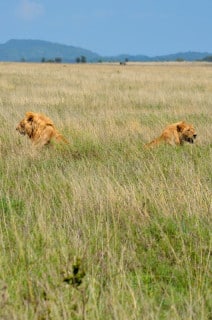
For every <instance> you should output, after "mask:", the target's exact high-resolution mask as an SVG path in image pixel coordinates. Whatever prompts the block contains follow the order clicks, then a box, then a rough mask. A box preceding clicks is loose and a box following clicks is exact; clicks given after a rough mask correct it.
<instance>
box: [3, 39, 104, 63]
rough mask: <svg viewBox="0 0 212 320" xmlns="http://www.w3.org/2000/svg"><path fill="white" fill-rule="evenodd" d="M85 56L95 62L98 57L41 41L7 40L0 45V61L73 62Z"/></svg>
mask: <svg viewBox="0 0 212 320" xmlns="http://www.w3.org/2000/svg"><path fill="white" fill-rule="evenodd" d="M80 56H85V57H86V58H87V60H88V61H96V60H98V58H99V55H98V54H96V53H94V52H92V51H89V50H86V49H82V48H78V47H73V46H67V45H63V44H58V43H52V42H48V41H41V40H9V41H8V42H6V43H5V44H1V45H0V60H1V61H20V60H22V59H24V60H26V61H30V62H39V61H41V59H42V58H45V59H47V60H48V59H55V57H60V58H61V59H62V61H65V62H74V61H75V60H76V58H77V57H80Z"/></svg>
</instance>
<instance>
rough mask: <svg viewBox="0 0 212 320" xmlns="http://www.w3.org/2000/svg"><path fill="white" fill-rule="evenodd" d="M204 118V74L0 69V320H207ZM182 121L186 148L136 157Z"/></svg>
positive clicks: (153, 67)
mask: <svg viewBox="0 0 212 320" xmlns="http://www.w3.org/2000/svg"><path fill="white" fill-rule="evenodd" d="M211 106H212V68H211V66H210V64H200V63H199V64H198V63H193V64H189V63H188V64H184V63H176V64H138V65H137V64H128V65H126V66H119V65H101V64H100V65H88V64H86V65H62V64H58V65H55V64H25V63H18V64H15V63H11V64H10V63H1V64H0V124H1V136H0V140H1V142H0V152H1V158H0V175H1V179H0V184H1V186H0V218H1V220H0V221H1V222H0V228H1V229H0V246H1V252H2V253H1V256H0V318H1V319H21V320H24V319H27V320H28V319H103V320H104V319H105V320H108V319H123V320H125V319H126V320H128V319H144V320H150V319H155V320H156V319H174V320H178V319H186V320H187V319H194V320H196V319H202V320H206V319H211V310H212V305H211V301H212V296H211V295H212V292H211V286H212V283H211V277H210V276H211V274H210V273H211V265H210V263H211V260H210V259H211V233H210V231H211V209H212V208H211V185H212V183H211V182H212V176H211V172H212V165H211V163H212V161H211V160H212V159H211V141H212V130H211V129H212V125H211V124H212V108H211ZM26 111H35V112H43V113H45V114H46V115H47V116H49V117H50V118H52V120H53V121H54V122H55V125H56V127H57V128H58V129H59V131H61V132H62V133H63V134H64V136H65V137H66V138H67V139H68V140H69V141H70V146H68V147H67V146H66V147H60V146H58V147H57V146H54V147H53V148H46V149H44V150H43V151H42V152H41V153H38V152H37V151H36V150H34V149H33V148H32V147H31V144H30V141H29V140H28V139H27V137H22V136H19V135H18V133H17V132H15V127H16V125H17V123H18V122H19V121H20V119H22V117H23V115H24V113H25V112H26ZM180 120H185V121H188V122H189V123H193V124H194V126H195V128H196V130H197V133H198V139H197V142H196V143H195V144H194V145H189V144H185V146H183V147H173V148H172V147H169V146H161V147H159V148H157V149H155V150H150V151H149V150H144V149H143V144H144V143H146V142H148V141H150V140H151V139H152V138H154V137H155V136H158V134H159V133H160V132H161V130H162V128H163V127H164V126H165V125H166V124H168V123H172V122H175V121H180ZM79 259H80V260H79ZM76 265H77V267H76Z"/></svg>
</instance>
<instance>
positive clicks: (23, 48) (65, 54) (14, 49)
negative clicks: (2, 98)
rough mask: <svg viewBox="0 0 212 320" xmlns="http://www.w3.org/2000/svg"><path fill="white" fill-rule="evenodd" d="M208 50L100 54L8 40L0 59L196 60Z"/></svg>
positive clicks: (32, 41) (59, 45) (45, 44)
mask: <svg viewBox="0 0 212 320" xmlns="http://www.w3.org/2000/svg"><path fill="white" fill-rule="evenodd" d="M211 55H212V54H211V53H208V52H192V51H189V52H179V53H174V54H168V55H162V56H155V57H149V56H146V55H142V54H138V55H130V54H120V55H116V56H101V55H99V54H97V53H95V52H92V51H90V50H86V49H83V48H79V47H74V46H68V45H64V44H59V43H52V42H49V41H42V40H15V39H13V40H9V41H7V42H6V43H4V44H0V61H28V62H40V61H41V60H42V59H45V60H52V59H53V60H54V59H55V58H61V59H62V61H63V62H75V61H76V59H77V58H78V57H81V56H84V57H86V61H88V62H97V61H100V60H101V61H105V62H106V61H111V62H119V61H125V60H128V61H176V60H178V59H179V60H185V61H196V60H202V59H205V58H206V57H207V56H211Z"/></svg>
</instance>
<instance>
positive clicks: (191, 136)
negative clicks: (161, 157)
mask: <svg viewBox="0 0 212 320" xmlns="http://www.w3.org/2000/svg"><path fill="white" fill-rule="evenodd" d="M196 137H197V134H196V131H195V129H194V127H193V125H191V124H188V123H186V122H185V121H180V122H177V123H173V124H170V125H168V126H167V127H166V128H165V129H164V130H163V132H162V134H161V135H160V136H159V137H158V138H156V139H154V140H153V141H151V142H149V143H147V144H146V145H145V147H154V146H157V145H158V144H160V143H167V144H170V145H183V144H184V142H185V141H186V142H189V143H194V140H195V139H196Z"/></svg>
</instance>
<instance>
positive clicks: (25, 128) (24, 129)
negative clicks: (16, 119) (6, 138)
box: [16, 118, 33, 137]
mask: <svg viewBox="0 0 212 320" xmlns="http://www.w3.org/2000/svg"><path fill="white" fill-rule="evenodd" d="M16 130H17V131H18V132H19V133H20V134H22V135H25V134H27V135H28V136H29V137H30V136H31V134H32V130H33V128H32V122H31V121H29V120H28V119H27V118H24V119H22V120H21V121H20V123H19V124H18V126H17V127H16Z"/></svg>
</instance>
